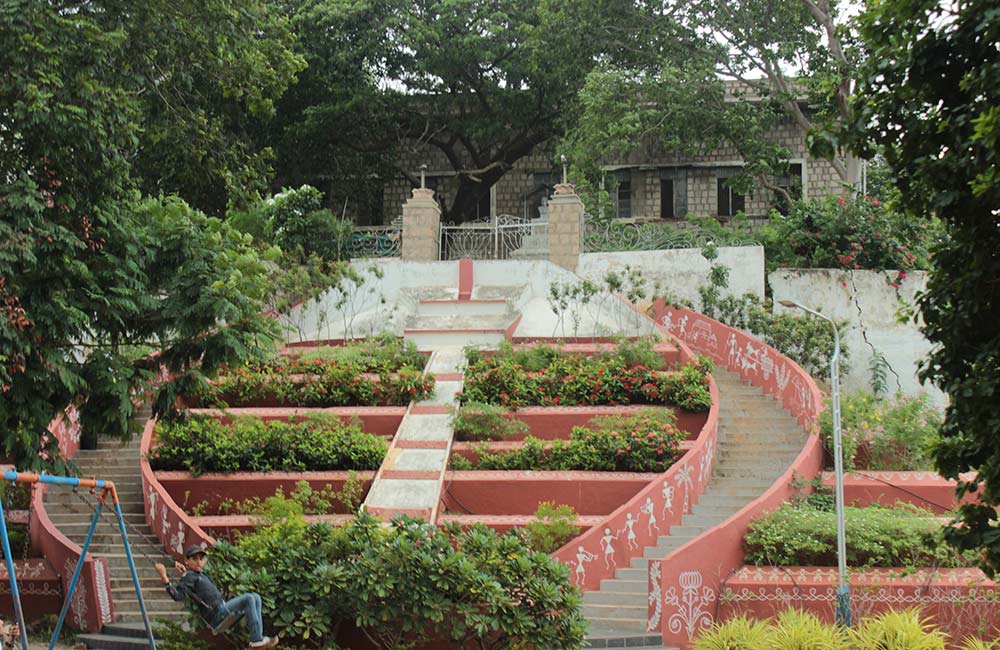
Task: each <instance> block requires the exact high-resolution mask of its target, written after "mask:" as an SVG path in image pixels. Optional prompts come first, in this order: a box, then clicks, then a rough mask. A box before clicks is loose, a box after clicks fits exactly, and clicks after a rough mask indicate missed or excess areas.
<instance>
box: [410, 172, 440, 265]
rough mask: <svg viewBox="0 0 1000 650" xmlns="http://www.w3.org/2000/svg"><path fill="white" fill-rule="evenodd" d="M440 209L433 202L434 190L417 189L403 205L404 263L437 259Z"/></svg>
mask: <svg viewBox="0 0 1000 650" xmlns="http://www.w3.org/2000/svg"><path fill="white" fill-rule="evenodd" d="M440 227H441V207H440V206H439V205H438V203H437V201H435V200H434V190H429V189H426V188H422V187H418V188H416V189H414V190H413V196H411V197H410V200H408V201H407V202H406V203H404V204H403V246H402V258H403V260H404V261H414V262H434V261H437V258H438V237H439V236H440Z"/></svg>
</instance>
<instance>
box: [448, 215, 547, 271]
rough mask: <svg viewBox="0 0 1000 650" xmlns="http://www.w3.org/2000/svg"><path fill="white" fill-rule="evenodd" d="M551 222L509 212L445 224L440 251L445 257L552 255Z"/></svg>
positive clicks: (500, 258)
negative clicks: (455, 223) (534, 219)
mask: <svg viewBox="0 0 1000 650" xmlns="http://www.w3.org/2000/svg"><path fill="white" fill-rule="evenodd" d="M548 229H549V224H548V223H547V222H543V221H532V220H531V219H527V218H525V217H515V216H513V215H509V214H503V215H499V216H497V217H495V218H486V219H480V220H477V221H469V222H466V223H463V224H459V225H457V226H446V225H444V224H442V225H441V230H440V234H439V238H438V251H439V254H440V258H441V259H442V260H457V259H461V258H470V259H475V260H506V259H533V258H545V257H548V232H549V230H548Z"/></svg>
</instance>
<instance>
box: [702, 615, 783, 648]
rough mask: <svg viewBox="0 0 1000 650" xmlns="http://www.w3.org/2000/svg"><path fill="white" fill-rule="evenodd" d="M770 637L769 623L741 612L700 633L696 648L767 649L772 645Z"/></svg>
mask: <svg viewBox="0 0 1000 650" xmlns="http://www.w3.org/2000/svg"><path fill="white" fill-rule="evenodd" d="M770 639H771V629H770V627H769V626H768V624H767V623H765V622H764V621H755V620H753V619H751V618H749V617H747V615H746V614H741V615H739V616H737V617H736V618H731V619H729V620H728V621H725V622H724V623H716V624H715V625H713V626H712V628H711V629H709V630H707V631H705V632H702V633H701V634H699V635H698V637H697V638H695V640H694V650H766V649H769V648H770V647H771V646H770V645H769V641H770Z"/></svg>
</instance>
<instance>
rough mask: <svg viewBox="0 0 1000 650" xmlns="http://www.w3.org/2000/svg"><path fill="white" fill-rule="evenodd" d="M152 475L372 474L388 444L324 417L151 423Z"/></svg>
mask: <svg viewBox="0 0 1000 650" xmlns="http://www.w3.org/2000/svg"><path fill="white" fill-rule="evenodd" d="M154 435H155V440H156V445H155V447H153V448H151V449H150V451H149V452H148V459H149V462H150V464H151V466H152V469H154V470H186V471H189V472H191V473H193V474H201V473H204V472H222V473H233V472H270V471H293V472H304V471H337V470H359V471H365V470H370V471H375V470H377V469H378V468H379V466H380V465H381V463H382V460H383V459H384V458H385V454H386V451H387V449H388V444H387V443H386V441H385V440H384V439H382V438H379V437H378V436H375V435H372V434H370V433H366V432H364V431H363V430H362V429H361V427H360V426H359V425H358V424H357V423H344V422H343V421H342V420H341V419H339V418H336V417H332V416H329V415H324V414H311V415H310V416H309V417H307V418H304V419H303V420H301V421H297V422H284V421H280V420H271V421H264V420H261V419H259V418H255V417H249V416H248V417H241V418H229V421H228V422H225V421H223V420H220V419H217V418H215V417H212V416H209V415H189V416H187V417H186V418H184V419H181V420H177V421H172V422H166V421H161V422H157V423H156V424H155V430H154Z"/></svg>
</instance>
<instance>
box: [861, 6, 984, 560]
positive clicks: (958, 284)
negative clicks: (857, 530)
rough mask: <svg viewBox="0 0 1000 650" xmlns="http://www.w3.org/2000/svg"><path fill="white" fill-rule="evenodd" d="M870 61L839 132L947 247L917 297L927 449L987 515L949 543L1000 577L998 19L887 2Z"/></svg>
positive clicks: (876, 19)
mask: <svg viewBox="0 0 1000 650" xmlns="http://www.w3.org/2000/svg"><path fill="white" fill-rule="evenodd" d="M861 26H862V32H861V33H862V36H863V38H864V41H865V42H866V44H867V45H868V47H869V48H870V54H869V59H868V62H867V64H866V66H865V68H864V75H863V77H862V82H861V84H860V86H859V88H858V92H857V95H856V99H855V102H854V103H855V106H854V110H855V111H856V120H855V121H854V122H852V123H850V124H849V125H848V126H849V128H847V129H845V130H844V131H843V132H842V133H841V137H842V138H843V140H844V141H846V142H848V143H851V144H853V146H854V147H855V148H856V149H858V150H859V151H860V152H861V153H864V154H870V153H871V152H872V150H873V148H874V147H876V146H878V147H882V149H883V151H884V155H885V159H886V161H887V163H888V165H889V166H890V168H891V169H892V171H893V173H894V176H895V178H896V184H897V186H898V187H899V189H900V192H901V202H902V204H903V205H904V206H905V207H906V209H907V210H908V211H909V212H910V214H911V215H912V216H913V217H914V218H925V217H926V216H928V215H930V214H936V215H937V216H939V217H940V218H941V219H942V221H944V223H945V224H946V226H947V228H948V234H949V235H950V237H949V238H948V239H946V240H944V241H942V242H941V243H940V244H939V245H938V247H937V250H936V251H935V252H934V266H935V268H934V270H933V272H932V275H931V278H930V281H929V283H928V287H927V290H926V292H925V293H924V294H923V295H922V296H921V298H920V301H919V302H920V309H921V317H922V319H923V322H924V328H923V329H924V334H925V335H926V336H927V338H928V339H929V340H930V341H931V342H932V343H935V344H936V347H935V349H934V352H933V353H932V354H931V356H930V357H929V359H928V361H927V363H926V365H925V367H924V369H923V371H922V377H923V378H924V379H926V380H930V381H933V382H935V383H936V384H937V385H938V386H940V387H941V388H942V389H943V390H944V391H945V392H947V393H948V397H949V401H950V403H949V405H948V408H947V411H946V416H945V422H944V425H943V428H942V431H941V434H942V442H941V443H940V444H939V445H938V447H937V448H936V450H935V456H936V462H937V466H938V468H939V470H940V471H941V472H942V473H944V474H945V475H946V476H949V477H952V478H957V477H958V476H959V474H961V473H962V472H967V471H970V470H971V471H975V472H977V474H976V477H975V478H973V479H971V480H969V481H964V482H961V483H960V487H959V490H960V492H962V493H965V492H972V491H976V490H978V491H979V498H980V499H981V500H982V501H983V503H985V504H987V505H985V506H980V505H965V506H962V508H961V511H960V514H959V517H958V520H959V522H960V523H961V524H962V525H961V526H960V527H955V528H951V529H949V531H948V537H949V538H950V540H951V541H952V542H954V543H955V544H957V545H958V546H959V547H961V548H974V549H985V559H986V562H987V565H988V568H989V570H990V571H991V572H992V571H995V570H996V569H997V568H998V567H1000V528H998V526H997V512H996V510H995V506H996V505H997V504H1000V445H998V444H997V435H998V432H1000V412H998V410H997V404H998V403H1000V328H998V327H997V323H998V322H1000V253H998V251H1000V213H998V211H997V206H1000V178H998V177H997V163H998V154H997V152H998V151H1000V108H998V107H1000V96H998V89H1000V51H998V49H997V46H996V44H997V43H998V42H1000V11H998V8H997V4H996V2H995V1H993V0H961V1H959V2H955V3H939V2H937V1H935V0H892V1H888V0H882V1H880V2H876V3H874V4H873V5H871V6H870V8H869V10H868V11H867V12H866V13H865V14H864V15H863V16H862V19H861Z"/></svg>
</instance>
